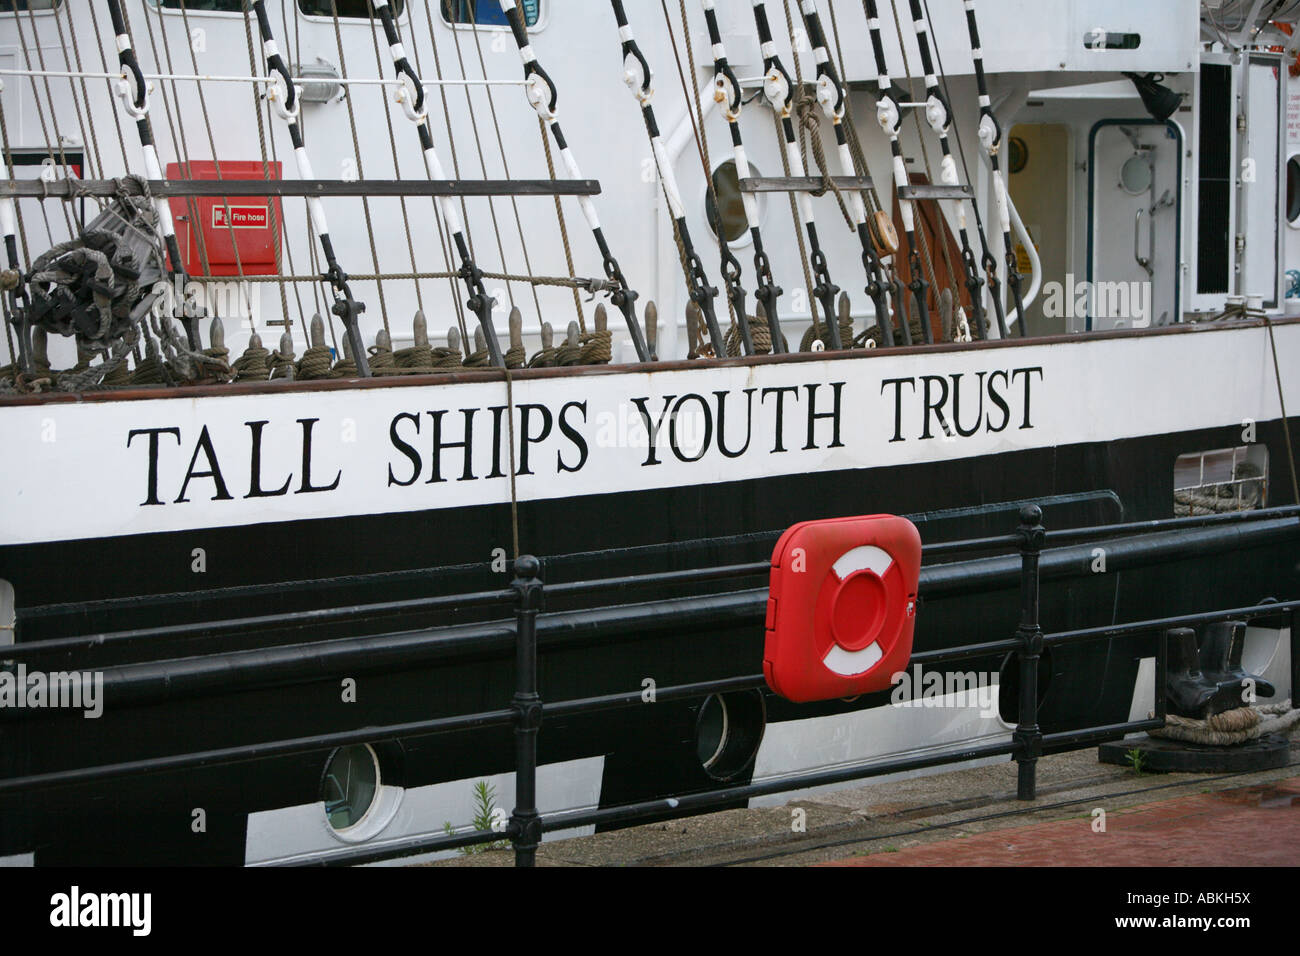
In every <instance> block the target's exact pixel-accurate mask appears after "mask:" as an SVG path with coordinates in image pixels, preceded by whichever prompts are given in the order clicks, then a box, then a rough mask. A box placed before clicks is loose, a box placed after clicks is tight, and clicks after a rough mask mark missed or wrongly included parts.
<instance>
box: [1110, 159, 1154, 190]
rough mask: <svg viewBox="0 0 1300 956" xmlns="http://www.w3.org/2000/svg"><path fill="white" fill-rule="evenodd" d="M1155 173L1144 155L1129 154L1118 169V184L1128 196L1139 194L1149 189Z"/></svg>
mask: <svg viewBox="0 0 1300 956" xmlns="http://www.w3.org/2000/svg"><path fill="white" fill-rule="evenodd" d="M1154 175H1155V173H1154V171H1153V170H1152V169H1151V161H1150V160H1149V159H1147V158H1146V157H1145V156H1130V157H1129V158H1128V159H1127V160H1125V161H1124V165H1123V166H1122V167H1121V168H1120V171H1119V184H1120V186H1121V187H1122V188H1123V190H1124V192H1126V193H1128V194H1129V195H1130V196H1141V195H1142V194H1143V193H1145V192H1149V191H1150V189H1151V180H1152V178H1153V177H1154Z"/></svg>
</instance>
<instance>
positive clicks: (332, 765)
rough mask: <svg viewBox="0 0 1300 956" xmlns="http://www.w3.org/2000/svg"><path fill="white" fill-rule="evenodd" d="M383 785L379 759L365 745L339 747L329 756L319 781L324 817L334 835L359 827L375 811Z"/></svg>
mask: <svg viewBox="0 0 1300 956" xmlns="http://www.w3.org/2000/svg"><path fill="white" fill-rule="evenodd" d="M381 785H382V781H381V776H380V772H379V758H378V757H377V756H376V755H375V752H374V751H373V750H372V749H371V748H370V747H369V746H367V745H365V744H357V745H353V746H350V747H340V748H339V749H338V750H336V751H334V753H332V754H331V755H330V758H329V761H328V762H327V763H326V765H325V776H324V778H323V779H322V780H321V800H323V801H324V803H325V818H326V820H328V821H329V825H330V828H331V829H332V830H334V831H335V832H336V833H347V832H348V831H350V830H354V829H355V828H356V827H358V826H359V825H360V824H361V823H362V822H363V821H364V820H365V819H366V817H367V815H368V814H369V813H370V812H371V810H372V809H373V808H374V806H375V803H376V798H377V797H378V795H379V792H380V787H381Z"/></svg>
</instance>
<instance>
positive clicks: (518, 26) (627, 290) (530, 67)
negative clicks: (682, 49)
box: [498, 0, 651, 362]
mask: <svg viewBox="0 0 1300 956" xmlns="http://www.w3.org/2000/svg"><path fill="white" fill-rule="evenodd" d="M498 2H499V3H500V4H501V11H502V13H504V14H505V16H506V21H507V22H508V23H509V24H510V32H511V34H512V35H513V36H514V38H515V45H516V46H517V47H518V48H519V59H520V60H522V61H523V64H524V80H525V86H524V90H525V92H526V93H527V95H528V102H529V103H530V104H531V105H532V107H533V109H534V110H536V111H537V115H538V116H540V117H541V118H542V122H543V123H545V124H546V127H547V129H549V130H550V131H551V136H552V137H553V138H554V140H555V145H556V148H557V149H559V151H560V158H561V159H562V160H563V161H564V166H565V168H566V169H567V170H568V171H569V175H570V176H571V177H573V178H574V179H581V178H582V170H581V169H580V168H579V166H578V161H577V159H576V158H574V155H573V150H571V149H570V148H569V143H568V141H567V140H566V139H565V138H564V132H563V130H561V128H560V123H559V120H558V118H557V116H556V107H557V105H558V102H559V91H558V90H557V89H556V88H555V83H554V82H553V81H552V80H551V77H550V76H549V74H547V72H546V70H544V69H542V65H541V64H540V63H538V62H537V54H535V53H534V52H533V47H532V44H531V43H529V42H528V27H527V26H526V25H525V24H524V18H523V15H522V14H521V13H520V12H519V8H518V7H517V6H516V5H515V0H498ZM578 205H579V206H580V207H581V208H582V214H583V216H584V217H585V218H586V220H587V225H588V226H589V227H590V228H591V234H592V236H593V237H595V240H596V245H597V247H598V248H599V249H600V254H601V256H602V257H603V260H604V267H605V277H606V278H607V279H608V280H609V283H610V285H611V286H612V287H613V288H612V289H611V291H610V301H611V302H613V303H614V305H615V306H616V307H617V308H618V310H619V311H620V312H622V313H623V318H624V319H625V320H626V322H627V331H628V334H629V335H630V336H631V337H632V344H633V345H634V346H635V347H636V354H637V357H638V358H639V359H640V360H641V361H642V362H649V361H651V355H650V350H649V348H648V347H647V346H646V340H645V334H644V333H643V332H642V330H641V324H640V323H639V322H638V321H637V317H636V299H637V293H636V292H635V291H634V290H633V289H632V288H631V287H630V286H629V285H628V283H627V279H626V278H625V277H624V276H623V270H622V269H621V268H619V264H618V260H617V259H615V258H614V254H613V253H612V252H611V251H610V248H609V242H608V241H607V240H606V239H605V233H604V230H602V229H601V226H600V217H599V216H598V215H597V214H596V204H595V203H594V202H592V200H591V197H590V196H579V197H578Z"/></svg>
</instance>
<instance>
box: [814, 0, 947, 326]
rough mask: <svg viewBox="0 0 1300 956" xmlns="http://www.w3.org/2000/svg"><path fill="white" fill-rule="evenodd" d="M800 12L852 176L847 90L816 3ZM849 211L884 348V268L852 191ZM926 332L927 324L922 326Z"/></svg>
mask: <svg viewBox="0 0 1300 956" xmlns="http://www.w3.org/2000/svg"><path fill="white" fill-rule="evenodd" d="M800 10H801V12H802V13H803V20H804V27H805V28H806V29H807V31H808V39H809V42H810V43H811V44H812V48H813V57H814V58H815V59H816V61H817V103H818V105H819V106H821V108H822V112H823V113H824V114H825V115H826V118H827V119H828V120H830V121H831V125H832V126H833V127H834V129H835V144H836V154H837V155H838V156H839V163H840V171H841V173H842V174H843V175H844V176H855V175H856V174H857V173H856V169H855V167H854V165H853V153H852V151H851V150H850V149H849V140H848V133H847V131H846V130H845V128H844V112H845V109H846V106H847V104H846V102H845V96H846V91H845V87H844V84H843V82H842V81H841V80H840V77H839V74H838V73H837V72H836V70H835V65H834V63H832V62H831V56H830V50H829V48H828V47H827V45H826V31H825V30H823V29H822V20H821V14H820V13H818V11H817V2H816V0H802V2H801V4H800ZM848 208H849V210H850V212H851V213H852V217H853V226H854V231H856V232H857V234H858V239H859V241H860V242H861V243H862V266H863V268H864V269H865V270H866V273H867V288H866V292H867V295H868V296H870V297H871V301H872V302H873V303H874V305H875V308H876V324H877V325H878V326H879V327H880V330H881V340H882V342H884V344H886V345H892V344H893V334H892V333H893V328H892V320H891V319H890V315H889V301H888V298H887V297H886V295H885V283H884V266H883V264H882V263H881V261H880V255H879V253H878V252H877V251H876V244H875V241H874V240H873V238H872V235H871V230H870V226H869V225H868V220H867V208H866V204H865V203H864V202H863V201H862V193H861V192H859V191H858V190H856V189H854V190H852V191H851V192H850V193H849V203H848ZM924 328H926V329H927V330H928V329H929V322H928V321H927V322H926V323H925V324H924Z"/></svg>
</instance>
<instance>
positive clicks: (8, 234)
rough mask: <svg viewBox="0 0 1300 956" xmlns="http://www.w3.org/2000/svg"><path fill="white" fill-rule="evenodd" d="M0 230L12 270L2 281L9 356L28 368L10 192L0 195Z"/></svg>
mask: <svg viewBox="0 0 1300 956" xmlns="http://www.w3.org/2000/svg"><path fill="white" fill-rule="evenodd" d="M0 233H3V235H4V240H5V261H6V263H7V265H8V269H9V271H10V272H11V273H13V275H12V277H11V278H10V281H8V282H6V283H5V285H6V286H9V285H10V283H12V287H9V288H6V289H5V291H4V307H5V319H6V320H7V321H8V322H9V324H10V325H11V326H13V329H14V331H15V332H16V333H17V336H16V337H17V339H18V346H17V351H18V354H17V355H13V356H10V359H11V361H13V362H15V363H16V367H17V368H20V369H22V370H23V371H24V372H30V371H32V358H31V329H30V328H29V327H28V324H27V292H26V282H25V280H26V276H25V275H24V274H23V267H22V263H21V261H20V260H19V258H18V209H17V206H16V205H15V204H14V200H13V197H12V196H4V197H0Z"/></svg>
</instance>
